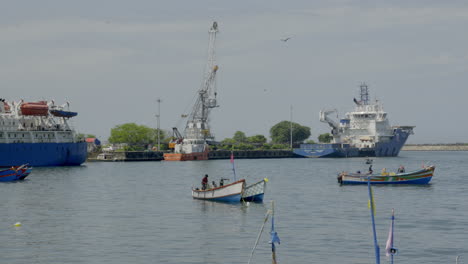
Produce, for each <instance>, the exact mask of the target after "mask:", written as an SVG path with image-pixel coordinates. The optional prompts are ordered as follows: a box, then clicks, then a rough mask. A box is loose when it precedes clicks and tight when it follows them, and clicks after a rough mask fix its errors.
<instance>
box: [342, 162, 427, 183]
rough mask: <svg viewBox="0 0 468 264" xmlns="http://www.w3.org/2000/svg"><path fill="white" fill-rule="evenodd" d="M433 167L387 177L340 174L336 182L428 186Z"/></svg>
mask: <svg viewBox="0 0 468 264" xmlns="http://www.w3.org/2000/svg"><path fill="white" fill-rule="evenodd" d="M434 170H435V166H429V167H426V168H424V169H422V170H418V171H414V172H408V173H398V174H388V175H375V174H374V175H356V174H349V175H348V174H340V175H338V182H339V183H340V184H367V183H368V181H369V180H370V182H371V184H429V182H430V181H431V179H432V177H433V175H434Z"/></svg>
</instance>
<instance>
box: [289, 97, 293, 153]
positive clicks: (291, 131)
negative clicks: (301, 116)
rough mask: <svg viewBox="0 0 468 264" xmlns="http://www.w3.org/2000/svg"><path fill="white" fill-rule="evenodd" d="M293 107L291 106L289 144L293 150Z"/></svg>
mask: <svg viewBox="0 0 468 264" xmlns="http://www.w3.org/2000/svg"><path fill="white" fill-rule="evenodd" d="M292 112H293V107H292V105H291V116H290V121H289V125H290V127H289V143H290V147H291V149H292V148H293V125H292V116H293V113H292Z"/></svg>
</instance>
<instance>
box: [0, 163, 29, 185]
mask: <svg viewBox="0 0 468 264" xmlns="http://www.w3.org/2000/svg"><path fill="white" fill-rule="evenodd" d="M31 171H32V167H30V166H28V165H27V164H24V165H21V166H13V167H11V168H3V169H0V182H10V181H20V180H24V179H25V178H26V177H28V175H29V174H31Z"/></svg>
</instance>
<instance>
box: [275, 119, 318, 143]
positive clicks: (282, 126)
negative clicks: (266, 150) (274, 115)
mask: <svg viewBox="0 0 468 264" xmlns="http://www.w3.org/2000/svg"><path fill="white" fill-rule="evenodd" d="M270 137H271V139H272V141H273V143H281V144H287V143H290V141H291V139H290V138H291V122H289V121H281V122H279V123H278V124H276V125H274V126H273V127H272V128H271V129H270ZM309 137H310V127H307V126H301V125H299V124H298V123H294V122H292V141H293V143H294V142H296V143H297V142H303V141H304V140H305V139H307V138H309Z"/></svg>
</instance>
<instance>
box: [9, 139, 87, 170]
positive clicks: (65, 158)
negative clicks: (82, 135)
mask: <svg viewBox="0 0 468 264" xmlns="http://www.w3.org/2000/svg"><path fill="white" fill-rule="evenodd" d="M87 155H88V153H87V144H86V142H76V143H2V144H0V166H19V165H22V164H28V165H30V166H34V167H40V166H78V165H81V164H82V163H84V162H85V161H86V158H87Z"/></svg>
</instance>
